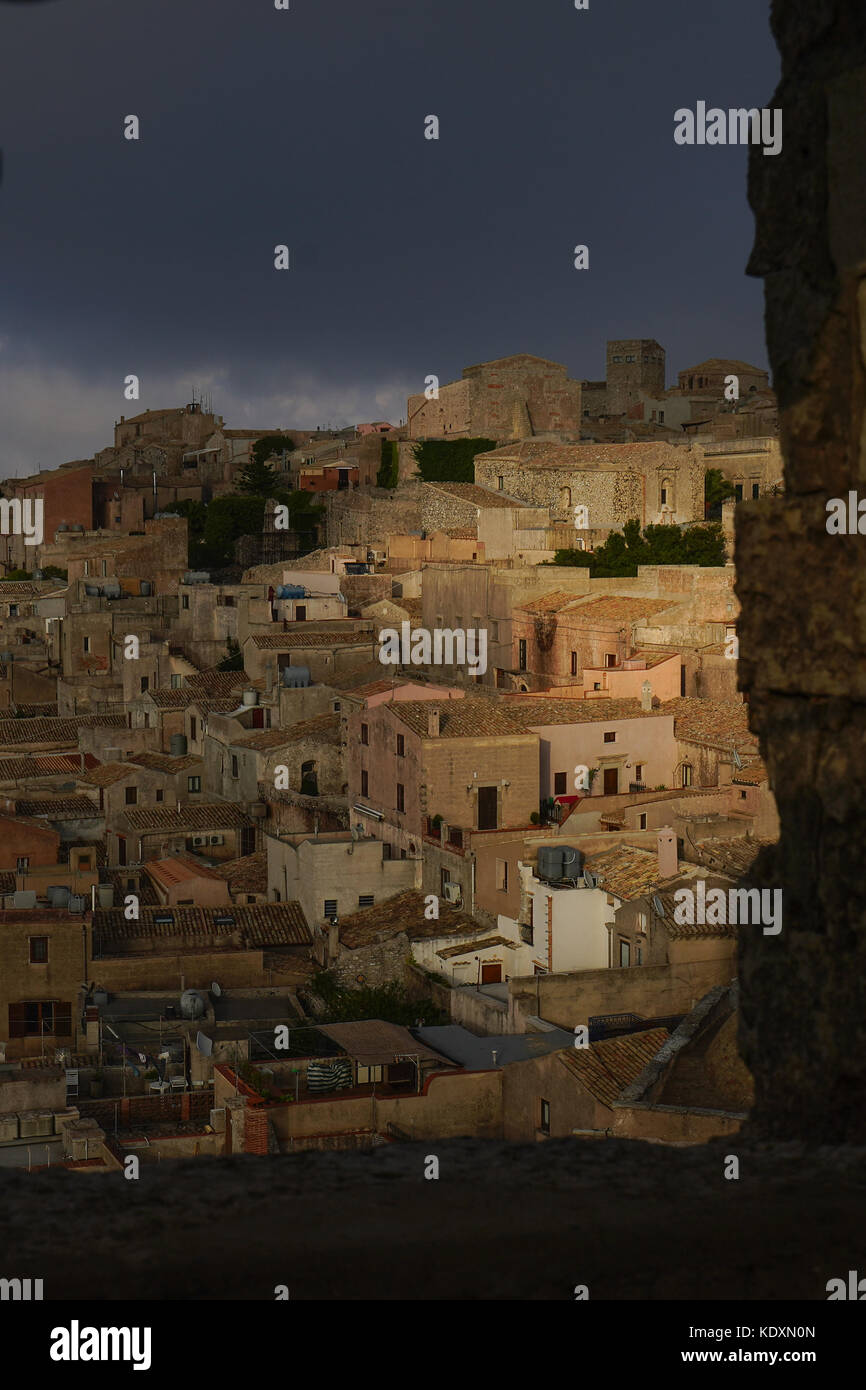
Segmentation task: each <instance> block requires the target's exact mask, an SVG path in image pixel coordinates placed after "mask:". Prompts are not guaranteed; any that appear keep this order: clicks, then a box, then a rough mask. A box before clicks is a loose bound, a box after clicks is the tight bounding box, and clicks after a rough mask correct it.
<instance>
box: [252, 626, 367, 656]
mask: <svg viewBox="0 0 866 1390" xmlns="http://www.w3.org/2000/svg"><path fill="white" fill-rule="evenodd" d="M347 621H348V620H347ZM297 626H298V627H299V628H301V629H304V628H306V626H307V624H306V623H298V624H297ZM252 641H253V644H254V645H255V646H256V647H258V649H259V651H270V652H287V651H308V650H311V649H313V648H317V647H324V648H327V647H363V646H372V644H373V630H372V628H370V629H369V630H368V631H366V632H358V631H355V630H353V631H351V632H342V631H334V632H305V631H299V632H267V633H255V634H254V636H253V638H252Z"/></svg>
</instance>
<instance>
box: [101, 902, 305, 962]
mask: <svg viewBox="0 0 866 1390" xmlns="http://www.w3.org/2000/svg"><path fill="white" fill-rule="evenodd" d="M169 917H170V918H171V920H170V921H168V920H167V919H168V918H169ZM157 918H160V919H165V920H160V921H157V920H156V919H157ZM93 936H94V942H95V943H98V944H97V945H96V947H95V950H96V951H97V952H100V953H102V954H108V953H110V947H111V946H112V944H113V943H115V942H117V943H121V942H124V941H127V940H136V939H159V938H160V937H164V938H170V939H171V938H177V937H178V936H183V937H186V938H187V941H188V945H189V946H190V947H191V948H193V949H194V948H195V946H196V944H198V945H200V947H201V948H202V949H207V947H208V945H209V942H210V940H211V939H212V938H217V939H219V938H223V939H224V940H225V943H226V945H234V946H235V947H240V946H241V945H242V942H243V941H245V942H246V944H247V946H248V947H251V948H253V949H257V948H260V947H263V946H306V945H307V944H308V943H309V942H310V941H311V940H312V935H311V932H310V929H309V927H308V926H307V923H306V919H305V917H304V914H303V912H302V911H301V907H300V904H299V903H296V902H287V903H259V904H257V905H255V906H252V905H245V906H241V905H240V904H237V903H233V904H232V905H231V906H229V907H143V906H142V907H139V915H138V920H137V921H133V922H128V921H127V920H126V917H125V915H124V909H123V908H118V907H113V908H98V909H97V910H96V912H94V914H93Z"/></svg>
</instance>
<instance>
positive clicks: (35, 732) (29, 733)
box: [0, 714, 126, 748]
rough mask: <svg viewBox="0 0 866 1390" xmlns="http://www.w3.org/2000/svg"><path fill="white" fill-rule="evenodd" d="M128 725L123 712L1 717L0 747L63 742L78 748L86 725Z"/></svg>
mask: <svg viewBox="0 0 866 1390" xmlns="http://www.w3.org/2000/svg"><path fill="white" fill-rule="evenodd" d="M94 727H99V728H103V729H125V728H126V719H125V717H124V716H123V715H122V714H105V715H80V714H79V715H76V717H75V718H74V719H0V747H2V746H4V745H7V746H8V745H12V744H16V743H59V744H61V745H66V746H68V747H72V748H75V747H77V745H78V731H79V729H82V728H85V729H90V728H94Z"/></svg>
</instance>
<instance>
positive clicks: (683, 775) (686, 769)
mask: <svg viewBox="0 0 866 1390" xmlns="http://www.w3.org/2000/svg"><path fill="white" fill-rule="evenodd" d="M691 785H692V765H691V763H683V765H682V767H681V768H680V786H681V787H690V786H691Z"/></svg>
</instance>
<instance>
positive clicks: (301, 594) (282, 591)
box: [277, 584, 307, 598]
mask: <svg viewBox="0 0 866 1390" xmlns="http://www.w3.org/2000/svg"><path fill="white" fill-rule="evenodd" d="M306 593H307V590H306V588H305V586H304V585H303V584H278V585H277V598H305V597H306Z"/></svg>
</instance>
